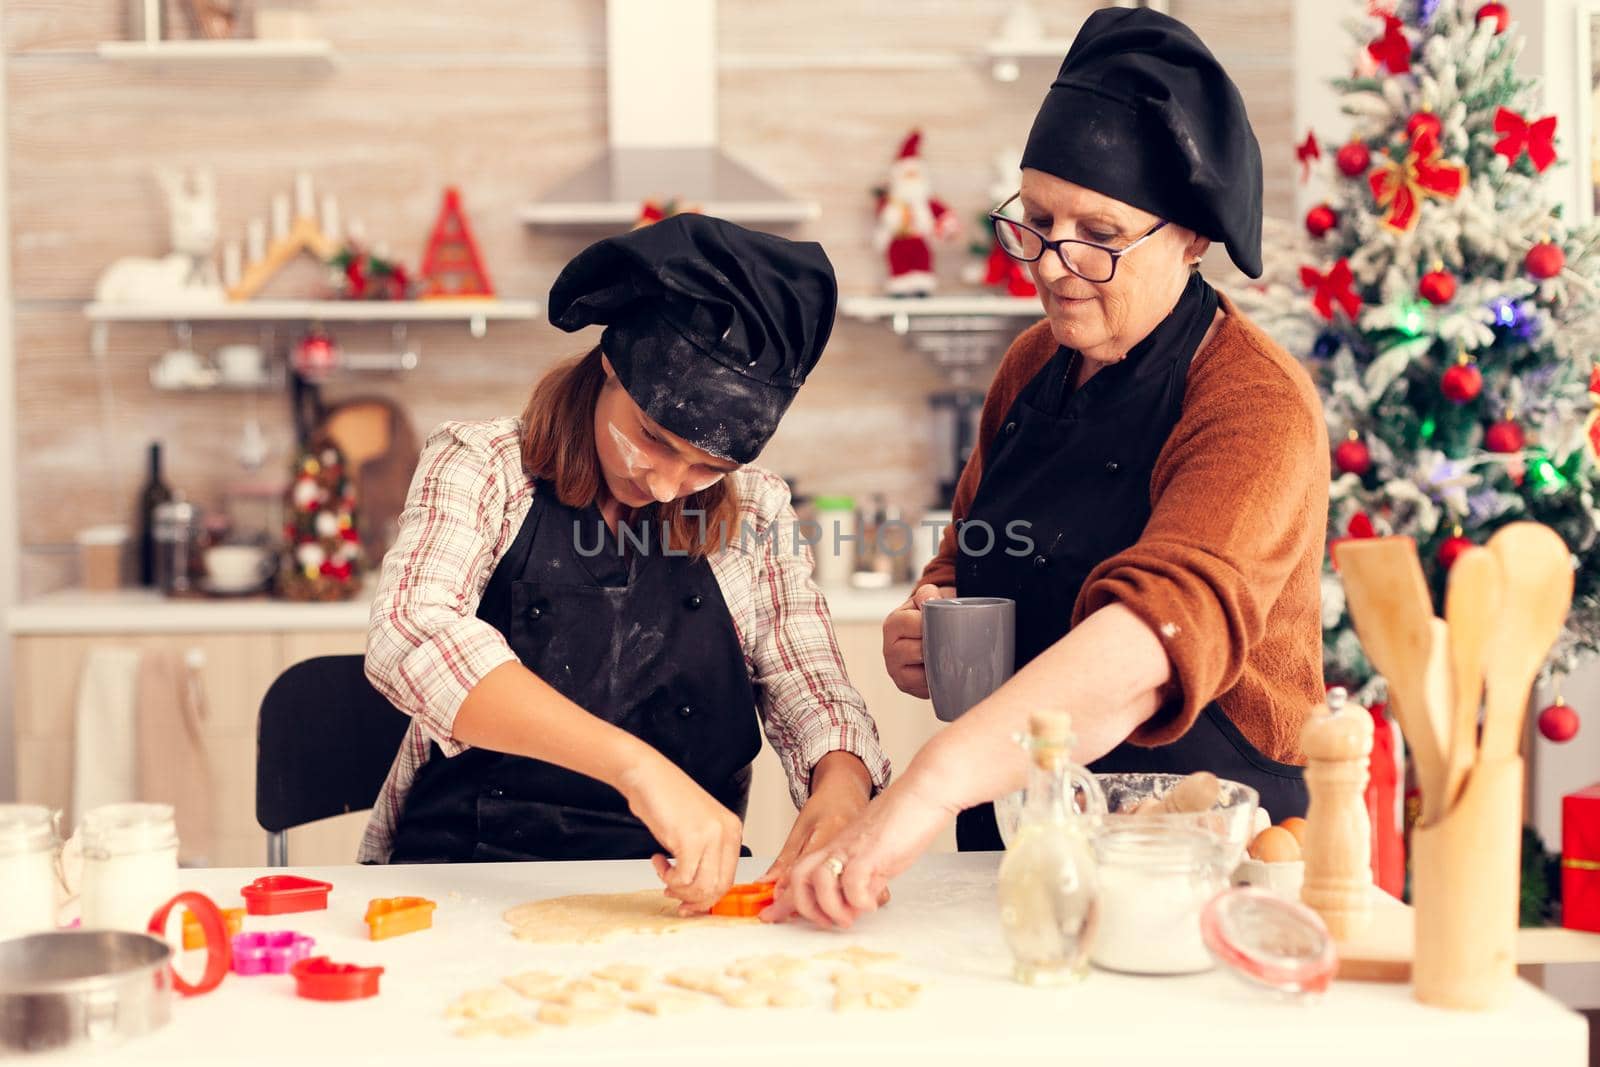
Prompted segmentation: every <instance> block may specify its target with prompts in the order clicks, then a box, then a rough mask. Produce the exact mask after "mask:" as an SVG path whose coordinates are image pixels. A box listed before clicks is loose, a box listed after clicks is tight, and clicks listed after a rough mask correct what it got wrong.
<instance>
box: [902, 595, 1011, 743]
mask: <svg viewBox="0 0 1600 1067" xmlns="http://www.w3.org/2000/svg"><path fill="white" fill-rule="evenodd" d="M1016 652H1017V604H1016V601H1014V600H1007V599H1006V598H1005V597H998V596H958V597H950V598H948V599H944V600H930V601H928V602H927V603H925V604H923V605H922V663H923V667H924V668H925V669H926V670H927V673H928V694H929V695H930V696H932V697H933V713H934V714H935V715H937V716H938V717H939V718H940V719H942V720H943V721H945V722H955V721H956V720H957V719H959V718H961V716H963V715H965V714H966V713H967V711H968V710H970V709H971V708H972V706H973V705H975V704H977V703H978V702H979V701H981V700H983V699H984V698H985V697H987V696H988V695H989V694H990V693H992V692H994V691H995V690H996V689H999V688H1000V687H1001V686H1002V685H1004V684H1005V682H1006V679H1008V678H1010V677H1011V674H1012V671H1013V670H1014V669H1015V664H1016Z"/></svg>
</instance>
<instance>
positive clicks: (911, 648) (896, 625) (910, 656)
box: [883, 585, 956, 700]
mask: <svg viewBox="0 0 1600 1067" xmlns="http://www.w3.org/2000/svg"><path fill="white" fill-rule="evenodd" d="M955 595H956V591H955V590H954V589H952V588H950V587H949V586H934V585H921V586H918V587H917V591H916V592H914V593H912V594H911V599H910V600H907V601H906V602H905V603H904V604H901V605H900V606H899V607H898V608H895V609H894V610H893V611H891V612H890V613H889V617H888V618H887V619H884V620H883V664H884V666H885V667H887V668H888V669H889V677H890V678H892V679H894V684H895V685H897V686H899V687H900V691H901V692H902V693H909V694H910V695H912V696H914V697H918V698H920V699H922V700H927V699H928V674H927V671H925V670H924V669H923V667H922V605H924V604H926V603H927V602H928V601H930V600H943V599H946V598H949V597H953V596H955Z"/></svg>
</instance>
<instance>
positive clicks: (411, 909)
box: [366, 897, 438, 941]
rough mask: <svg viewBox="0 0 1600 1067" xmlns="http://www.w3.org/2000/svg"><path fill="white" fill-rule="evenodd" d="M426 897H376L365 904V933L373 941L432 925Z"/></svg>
mask: <svg viewBox="0 0 1600 1067" xmlns="http://www.w3.org/2000/svg"><path fill="white" fill-rule="evenodd" d="M436 907H438V905H437V904H435V903H434V902H433V901H431V900H429V899H427V898H426V897H378V898H377V899H375V900H373V902H372V903H370V904H368V905H367V918H366V922H367V934H368V936H369V937H370V938H371V939H372V940H373V941H382V940H383V939H384V938H386V937H399V936H400V935H401V934H414V933H416V932H417V931H418V930H427V929H429V928H430V927H432V926H433V909H434V908H436Z"/></svg>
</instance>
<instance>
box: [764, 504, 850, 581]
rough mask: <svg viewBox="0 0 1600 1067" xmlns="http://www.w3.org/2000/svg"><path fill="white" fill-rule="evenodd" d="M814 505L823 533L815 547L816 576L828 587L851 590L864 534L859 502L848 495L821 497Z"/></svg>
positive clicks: (813, 565)
mask: <svg viewBox="0 0 1600 1067" xmlns="http://www.w3.org/2000/svg"><path fill="white" fill-rule="evenodd" d="M813 506H814V507H815V508H816V513H817V525H818V526H819V527H820V528H821V532H820V534H819V536H818V538H817V543H816V544H814V545H812V546H811V555H812V560H813V562H812V570H811V574H812V577H813V578H815V579H816V583H817V584H818V585H820V586H822V587H823V588H824V589H848V588H849V587H850V576H851V575H852V574H854V573H855V569H856V545H857V542H858V541H859V540H860V537H861V530H860V528H859V524H858V522H857V519H856V502H855V500H854V499H853V498H851V497H847V496H819V497H817V499H816V500H815V502H814V505H813ZM779 536H783V534H782V533H781V532H780V534H779Z"/></svg>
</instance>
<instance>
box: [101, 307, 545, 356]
mask: <svg viewBox="0 0 1600 1067" xmlns="http://www.w3.org/2000/svg"><path fill="white" fill-rule="evenodd" d="M83 313H84V316H85V317H86V318H88V320H89V321H90V322H92V323H94V326H95V329H94V337H93V339H92V342H93V346H94V352H95V355H97V356H99V355H103V354H104V352H105V340H106V338H105V331H106V329H107V327H108V326H109V325H110V324H111V323H113V322H391V323H394V322H464V323H466V324H467V326H468V328H469V329H470V330H471V332H472V336H474V337H482V336H483V335H484V334H485V333H487V332H488V328H489V326H488V324H489V323H490V322H491V321H506V322H510V321H522V322H525V321H529V320H532V319H536V318H538V317H539V313H540V308H539V304H538V302H537V301H533V300H239V301H223V302H220V303H215V304H185V303H152V304H133V303H128V304H101V303H95V304H89V305H87V306H86V307H85V308H84V312H83Z"/></svg>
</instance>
